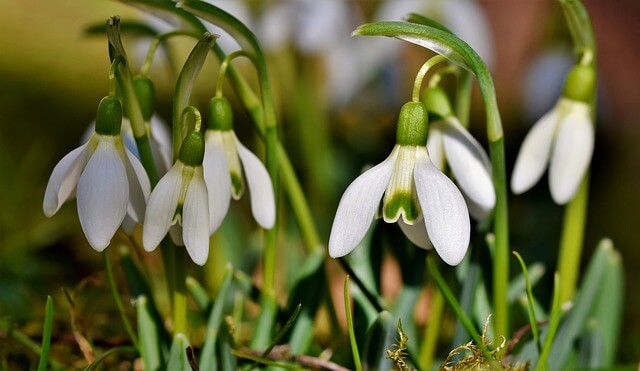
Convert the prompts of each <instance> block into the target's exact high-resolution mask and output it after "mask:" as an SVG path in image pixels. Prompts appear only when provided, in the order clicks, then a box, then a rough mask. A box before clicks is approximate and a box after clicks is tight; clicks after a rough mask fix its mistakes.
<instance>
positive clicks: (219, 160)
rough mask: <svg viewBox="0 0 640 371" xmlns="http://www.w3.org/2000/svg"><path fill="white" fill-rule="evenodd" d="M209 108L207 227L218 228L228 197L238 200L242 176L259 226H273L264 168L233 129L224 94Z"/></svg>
mask: <svg viewBox="0 0 640 371" xmlns="http://www.w3.org/2000/svg"><path fill="white" fill-rule="evenodd" d="M210 111H211V113H210V116H209V117H210V124H209V128H208V129H207V131H206V133H205V152H204V164H203V166H204V179H205V182H206V184H207V188H208V189H209V190H211V194H210V198H209V211H210V214H211V219H210V225H209V228H210V230H211V231H212V232H213V231H215V230H217V229H218V227H219V226H220V224H221V223H222V221H223V219H224V217H225V215H226V214H227V210H228V209H229V203H230V201H231V198H232V197H233V199H234V200H238V199H240V197H241V196H242V193H243V192H244V188H245V179H246V183H247V185H248V186H249V191H250V192H251V212H252V213H253V217H254V218H255V219H256V221H257V222H258V224H259V225H260V226H261V227H262V228H265V229H270V228H272V227H273V225H274V223H275V200H274V195H273V185H272V184H271V179H270V178H269V173H267V169H265V167H264V165H263V164H262V162H260V160H259V159H258V157H256V155H254V154H253V153H252V152H251V151H249V150H248V149H247V148H246V147H245V146H243V145H242V143H240V141H239V140H238V138H237V137H236V134H235V133H234V132H233V113H232V110H231V105H230V104H229V101H228V100H227V99H226V98H224V97H216V98H213V99H211V102H210ZM243 169H244V176H243ZM214 190H215V191H214Z"/></svg>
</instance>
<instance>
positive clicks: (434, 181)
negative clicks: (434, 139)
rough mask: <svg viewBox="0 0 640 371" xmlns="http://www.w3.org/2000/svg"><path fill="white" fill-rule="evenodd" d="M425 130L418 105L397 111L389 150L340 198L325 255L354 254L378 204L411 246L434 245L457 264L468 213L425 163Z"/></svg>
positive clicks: (422, 111)
mask: <svg viewBox="0 0 640 371" xmlns="http://www.w3.org/2000/svg"><path fill="white" fill-rule="evenodd" d="M427 126H428V120H427V110H426V107H425V106H424V104H423V103H421V102H410V103H407V104H405V105H404V106H403V107H402V109H401V111H400V116H399V118H398V129H397V136H396V145H395V147H394V148H393V151H392V152H391V154H390V155H389V157H387V159H386V160H384V161H383V162H382V163H380V164H378V165H376V166H374V167H373V168H371V169H369V170H368V171H366V172H365V173H364V174H362V175H360V176H359V177H358V178H356V180H354V181H353V183H351V185H350V186H349V187H348V188H347V190H346V191H345V193H344V195H343V196H342V198H341V200H340V204H339V205H338V210H337V211H336V216H335V219H334V221H333V226H332V228H331V236H330V237H329V255H331V256H332V257H334V258H337V257H341V256H344V255H346V254H348V253H350V252H351V251H353V249H354V248H355V247H356V246H357V245H358V244H359V243H360V241H362V239H363V238H364V235H365V234H366V232H367V230H368V229H369V227H370V226H371V222H372V221H373V219H374V217H376V214H377V212H378V211H379V210H380V206H382V218H383V219H384V221H385V222H387V223H393V222H398V225H399V226H400V228H401V229H402V231H403V232H404V233H405V235H406V236H407V238H409V240H410V241H411V242H413V243H414V244H416V245H417V246H419V247H422V248H431V246H433V247H435V249H436V251H437V252H438V254H439V255H440V257H441V258H442V260H444V261H445V262H446V263H447V264H450V265H457V264H459V263H460V261H461V260H462V258H463V257H464V255H465V253H466V251H467V248H468V245H469V234H470V223H469V212H468V210H467V206H466V205H465V202H464V198H463V196H462V194H461V193H460V191H459V190H458V188H457V187H456V186H455V185H454V184H453V182H452V181H451V180H450V179H449V178H447V177H446V176H445V175H444V174H443V173H442V172H441V171H440V170H438V168H437V167H436V166H435V165H434V164H433V163H432V162H431V160H430V159H429V154H428V152H427V149H426V143H427ZM381 204H382V205H381Z"/></svg>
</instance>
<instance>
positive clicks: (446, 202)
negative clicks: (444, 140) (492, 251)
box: [413, 151, 471, 265]
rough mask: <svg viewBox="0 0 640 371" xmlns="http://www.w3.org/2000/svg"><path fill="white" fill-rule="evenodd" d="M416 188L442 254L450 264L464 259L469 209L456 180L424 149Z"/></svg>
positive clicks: (433, 239)
mask: <svg viewBox="0 0 640 371" xmlns="http://www.w3.org/2000/svg"><path fill="white" fill-rule="evenodd" d="M413 174H414V178H415V182H416V191H417V193H418V199H419V200H420V206H421V207H422V214H423V216H424V221H425V226H426V228H427V233H428V234H429V239H430V240H431V243H433V246H434V247H435V249H436V251H437V252H438V255H440V257H441V258H442V260H444V262H445V263H447V264H449V265H457V264H459V263H460V261H462V258H464V255H465V254H466V252H467V248H468V247H469V236H470V233H471V226H470V222H469V211H468V210H467V205H466V204H465V202H464V198H463V197H462V194H461V193H460V191H459V190H458V188H457V187H456V186H455V185H454V184H453V182H452V181H451V180H450V179H449V178H447V177H446V176H445V175H444V174H443V173H442V172H441V171H440V170H438V169H437V168H436V167H435V166H434V165H433V164H432V163H431V161H430V160H429V156H428V154H427V151H423V152H420V153H419V154H418V159H417V161H416V167H415V169H414V172H413Z"/></svg>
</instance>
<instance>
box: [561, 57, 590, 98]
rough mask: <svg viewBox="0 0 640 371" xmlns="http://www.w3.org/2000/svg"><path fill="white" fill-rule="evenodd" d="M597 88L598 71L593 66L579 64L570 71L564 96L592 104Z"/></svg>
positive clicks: (563, 92)
mask: <svg viewBox="0 0 640 371" xmlns="http://www.w3.org/2000/svg"><path fill="white" fill-rule="evenodd" d="M595 90H596V71H595V70H594V68H593V66H584V65H577V66H575V67H573V68H572V69H571V71H569V73H568V74H567V79H566V80H565V83H564V90H563V91H562V96H563V97H565V98H567V99H571V100H575V101H579V102H583V103H587V104H590V103H591V102H592V101H593V97H594V94H595Z"/></svg>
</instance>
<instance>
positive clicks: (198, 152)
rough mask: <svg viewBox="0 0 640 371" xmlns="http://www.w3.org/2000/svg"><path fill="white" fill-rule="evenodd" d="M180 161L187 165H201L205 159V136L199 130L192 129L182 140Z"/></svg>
mask: <svg viewBox="0 0 640 371" xmlns="http://www.w3.org/2000/svg"><path fill="white" fill-rule="evenodd" d="M178 158H179V159H180V161H182V163H183V164H185V165H187V166H201V165H202V160H203V159H204V136H203V135H202V133H200V132H199V131H192V132H190V133H189V134H187V136H186V137H185V138H184V140H183V141H182V146H181V147H180V154H179V155H178Z"/></svg>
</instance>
